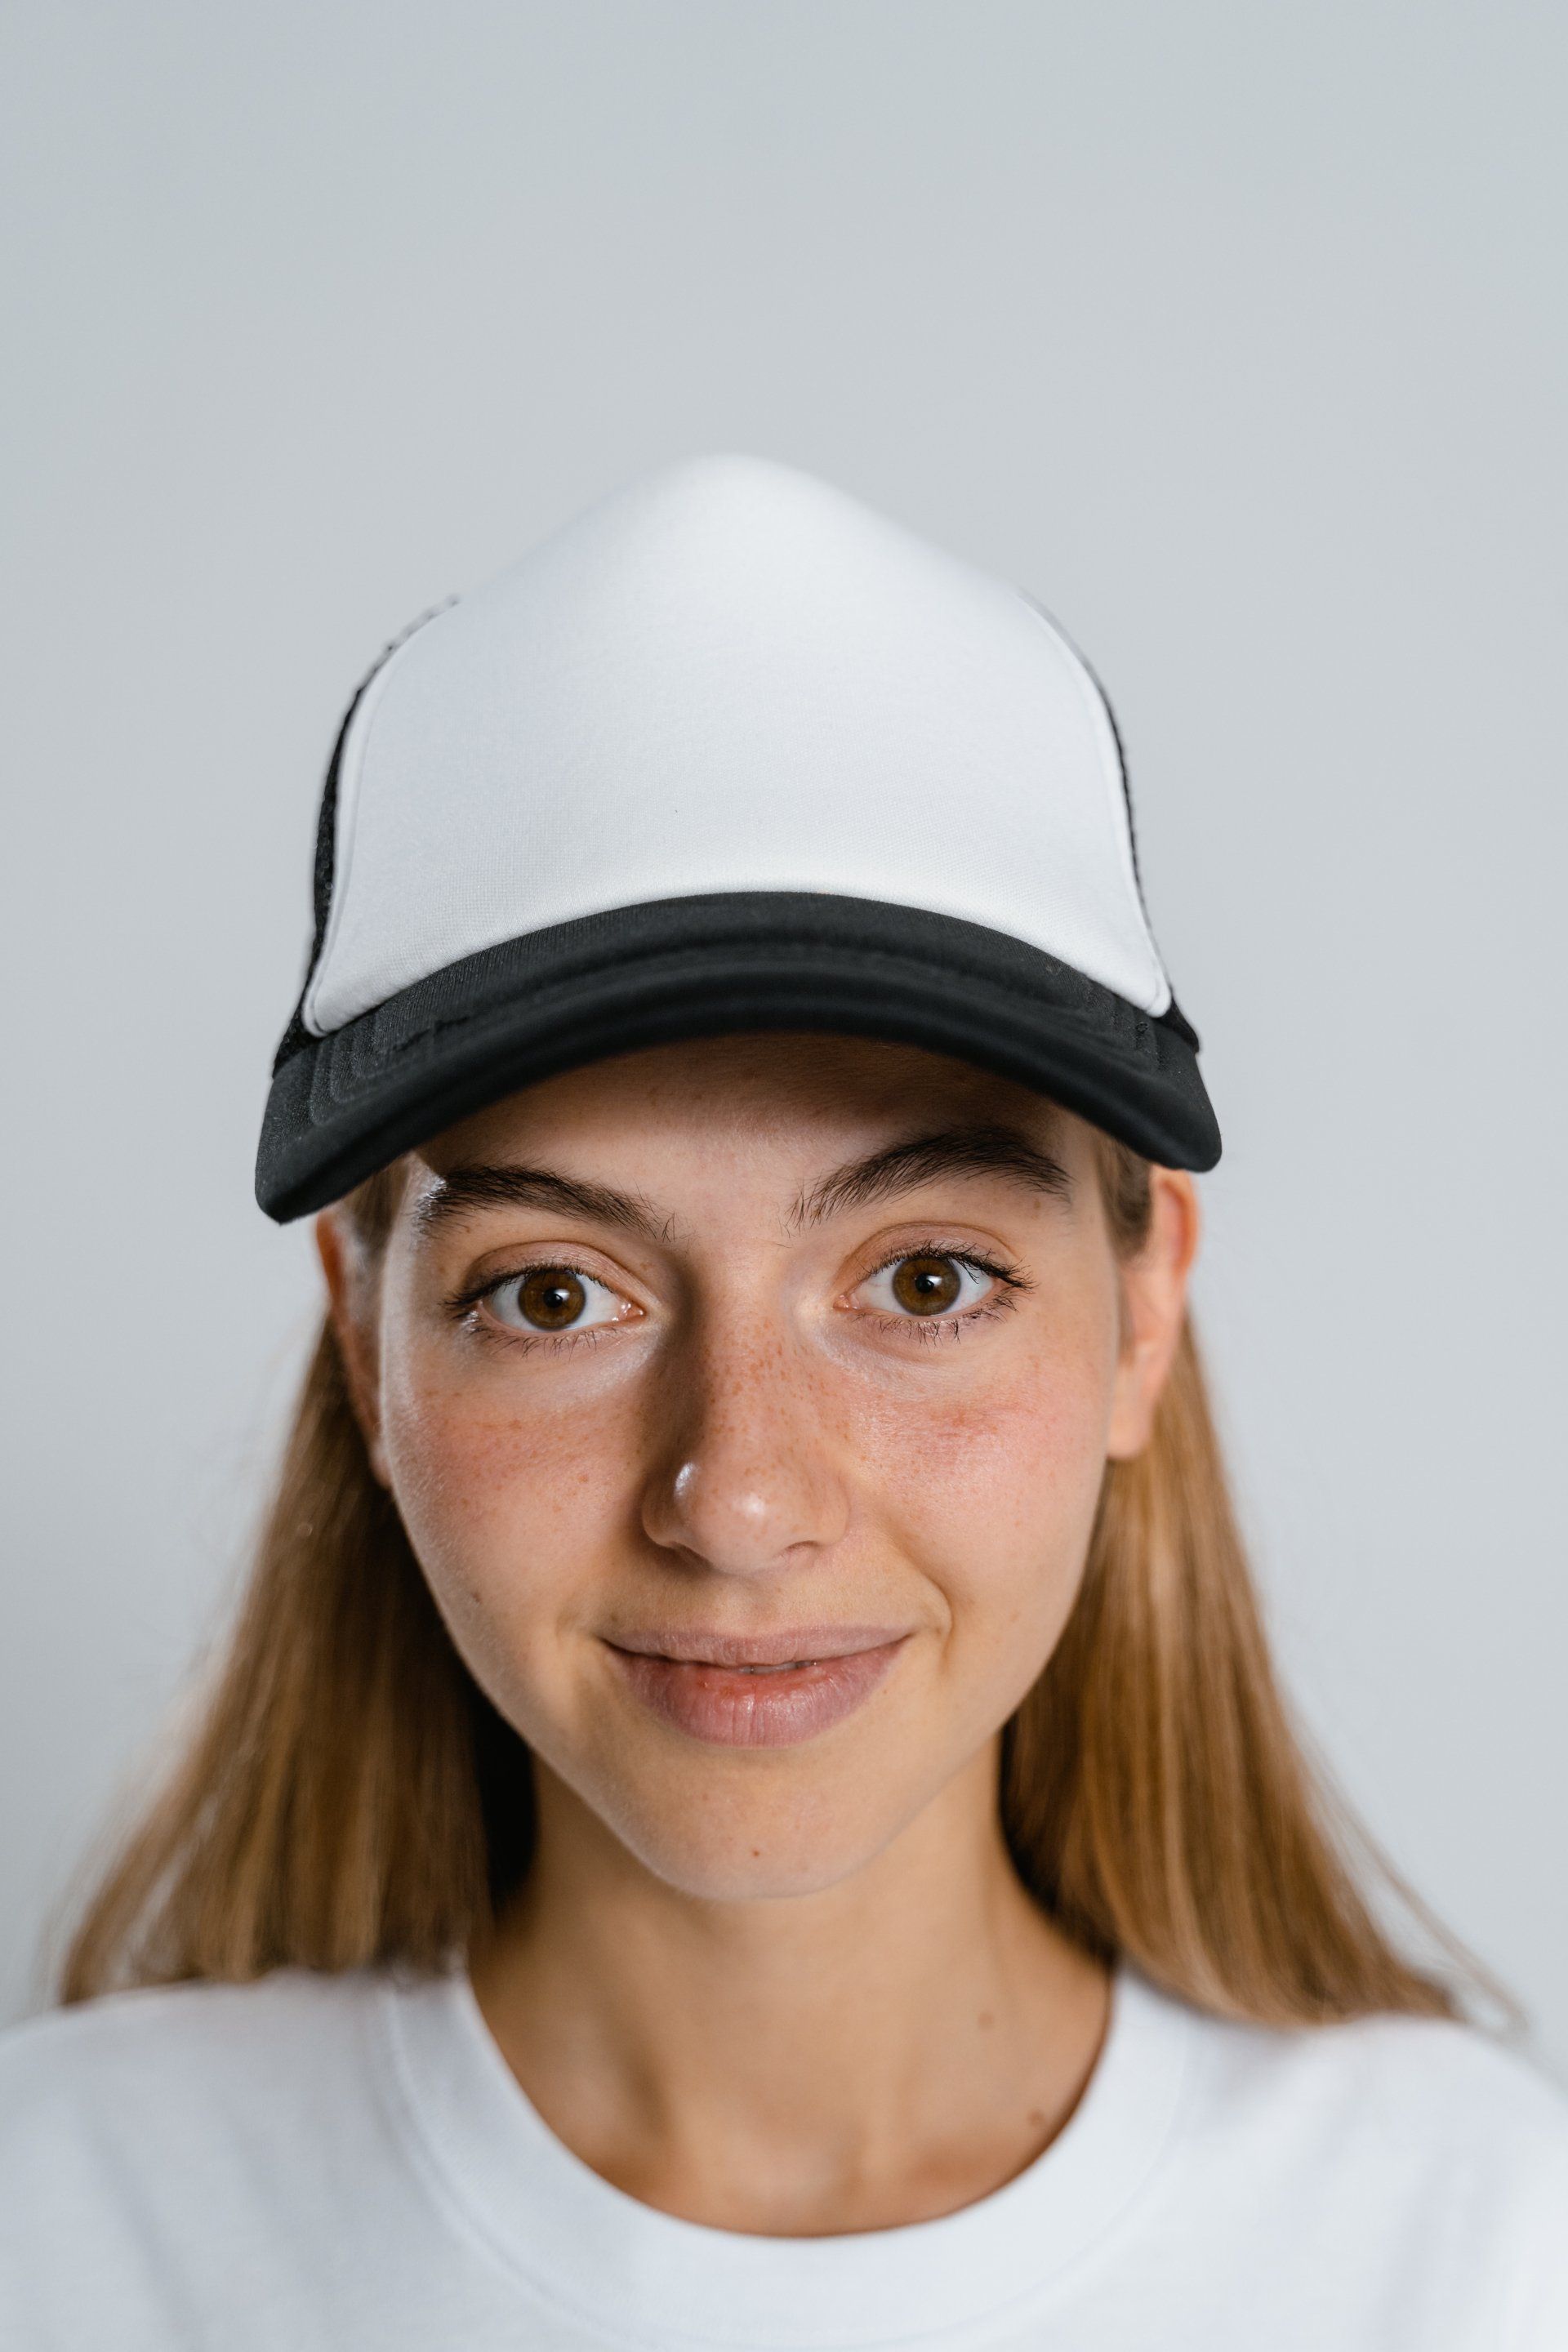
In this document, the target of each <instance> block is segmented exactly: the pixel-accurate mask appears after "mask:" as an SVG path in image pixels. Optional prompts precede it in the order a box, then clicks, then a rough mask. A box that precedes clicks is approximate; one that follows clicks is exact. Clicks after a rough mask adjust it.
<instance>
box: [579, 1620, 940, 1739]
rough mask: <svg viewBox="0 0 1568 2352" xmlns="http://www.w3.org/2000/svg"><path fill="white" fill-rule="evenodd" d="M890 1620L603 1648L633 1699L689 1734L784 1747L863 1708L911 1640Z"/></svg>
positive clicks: (655, 1636) (640, 1640)
mask: <svg viewBox="0 0 1568 2352" xmlns="http://www.w3.org/2000/svg"><path fill="white" fill-rule="evenodd" d="M908 1638H909V1637H908V1633H907V1631H906V1630H904V1629H899V1630H894V1629H892V1628H889V1627H888V1626H866V1625H846V1626H794V1627H790V1628H788V1629H786V1630H784V1631H783V1632H780V1633H763V1634H721V1633H674V1632H671V1633H662V1632H661V1633H652V1634H627V1635H624V1636H622V1637H620V1638H619V1639H617V1640H615V1641H606V1643H605V1647H606V1649H607V1651H608V1653H609V1654H610V1656H611V1658H612V1659H613V1660H614V1661H615V1664H616V1668H617V1670H618V1671H619V1673H620V1674H621V1675H622V1677H623V1678H624V1680H625V1681H626V1685H627V1686H628V1687H629V1689H630V1690H631V1691H632V1693H633V1695H634V1696H636V1697H637V1698H639V1699H640V1700H641V1701H642V1702H643V1704H644V1705H645V1706H648V1707H650V1708H651V1709H652V1710H653V1712H654V1713H655V1714H656V1715H658V1716H659V1717H662V1718H663V1719H664V1721H665V1722H667V1723H668V1724H671V1725H673V1726H674V1727H675V1728H676V1729H678V1730H679V1731H684V1732H685V1733H687V1734H688V1736H689V1738H693V1739H701V1740H705V1741H708V1742H709V1743H710V1744H712V1745H714V1746H719V1747H727V1748H786V1747H793V1746H795V1744H796V1743H798V1742H799V1741H801V1740H803V1739H811V1738H815V1737H816V1734H817V1733H819V1732H822V1731H826V1730H828V1729H829V1728H830V1727H832V1726H833V1725H834V1724H836V1723H841V1722H842V1721H843V1720H844V1719H845V1717H847V1716H849V1715H852V1714H853V1713H854V1712H855V1710H856V1709H857V1708H858V1707H859V1706H863V1705H864V1703H865V1701H866V1700H867V1699H868V1698H869V1697H870V1696H871V1693H872V1692H873V1691H874V1690H875V1689H876V1688H877V1686H878V1685H879V1683H881V1682H882V1681H883V1679H884V1678H885V1677H886V1675H888V1673H889V1670H890V1669H891V1667H892V1665H893V1663H894V1661H895V1659H896V1658H897V1656H898V1654H899V1651H900V1648H901V1647H902V1645H903V1643H904V1642H905V1641H906V1640H907V1639H908Z"/></svg>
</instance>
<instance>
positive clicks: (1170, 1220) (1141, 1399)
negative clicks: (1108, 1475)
mask: <svg viewBox="0 0 1568 2352" xmlns="http://www.w3.org/2000/svg"><path fill="white" fill-rule="evenodd" d="M1149 1193H1150V1198H1149V1231H1148V1235H1147V1237H1146V1239H1145V1241H1144V1244H1143V1246H1142V1249H1141V1250H1140V1251H1139V1252H1138V1255H1137V1256H1136V1257H1133V1258H1130V1259H1128V1260H1127V1261H1126V1262H1125V1264H1124V1265H1122V1267H1121V1360H1120V1361H1119V1362H1118V1365H1117V1369H1116V1386H1115V1391H1114V1393H1113V1396H1112V1401H1111V1409H1110V1429H1109V1431H1108V1433H1107V1436H1106V1444H1105V1451H1106V1455H1107V1458H1108V1459H1109V1460H1110V1461H1112V1462H1126V1461H1130V1460H1131V1457H1132V1455H1133V1454H1142V1451H1143V1448H1144V1447H1145V1446H1146V1445H1147V1444H1148V1443H1149V1439H1150V1435H1151V1433H1152V1430H1153V1427H1154V1408H1155V1406H1156V1405H1157V1404H1158V1403H1159V1402H1160V1391H1161V1390H1162V1389H1163V1387H1164V1385H1165V1381H1166V1380H1167V1379H1168V1377H1169V1375H1170V1370H1171V1366H1172V1364H1173V1362H1174V1360H1175V1354H1176V1348H1177V1344H1178V1342H1179V1341H1180V1339H1181V1336H1182V1326H1183V1324H1184V1321H1185V1319H1186V1311H1187V1279H1188V1276H1190V1274H1191V1272H1192V1267H1193V1260H1194V1257H1195V1256H1196V1255H1197V1247H1198V1230H1199V1218H1198V1196H1197V1190H1196V1187H1195V1186H1194V1183H1193V1180H1192V1178H1191V1177H1190V1176H1188V1175H1186V1174H1185V1173H1184V1171H1182V1170H1180V1169H1176V1168H1154V1169H1152V1170H1151V1171H1150V1185H1149Z"/></svg>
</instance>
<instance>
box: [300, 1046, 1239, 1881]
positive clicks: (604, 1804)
mask: <svg viewBox="0 0 1568 2352" xmlns="http://www.w3.org/2000/svg"><path fill="white" fill-rule="evenodd" d="M1194 1232H1195V1213H1194V1204H1193V1193H1192V1188H1191V1185H1190V1184H1189V1182H1188V1181H1187V1180H1186V1179H1185V1178H1184V1177H1181V1176H1176V1175H1171V1174H1168V1173H1166V1172H1165V1171H1155V1177H1154V1202H1153V1215H1152V1226H1151V1235H1150V1240H1149V1244H1148V1245H1147V1247H1146V1248H1145V1249H1144V1250H1143V1251H1142V1253H1141V1254H1140V1255H1139V1257H1138V1258H1137V1259H1136V1260H1134V1261H1132V1262H1131V1263H1130V1264H1125V1265H1124V1264H1121V1263H1119V1262H1118V1259H1117V1257H1116V1255H1115V1253H1114V1251H1113V1249H1112V1246H1111V1240H1110V1232H1109V1229H1108V1225H1107V1222H1106V1216H1105V1212H1104V1209H1103V1206H1102V1202H1101V1195H1100V1186H1099V1183H1098V1181H1097V1174H1096V1150H1095V1144H1094V1139H1093V1136H1092V1134H1091V1131H1090V1129H1089V1128H1087V1127H1086V1126H1085V1125H1083V1124H1082V1122H1080V1121H1079V1120H1078V1119H1076V1118H1072V1117H1070V1116H1069V1115H1068V1114H1066V1113H1064V1112H1061V1111H1058V1110H1057V1109H1055V1108H1053V1107H1051V1106H1050V1105H1048V1104H1046V1103H1044V1102H1042V1101H1041V1100H1040V1099H1039V1098H1038V1097H1036V1096H1034V1095H1032V1094H1029V1093H1027V1092H1026V1091H1025V1090H1024V1089H1023V1088H1021V1087H1014V1086H1012V1085H1009V1084H1008V1083H1006V1082H1005V1081H1003V1080H1001V1079H996V1078H992V1077H989V1076H985V1075H984V1074H983V1073H981V1072H978V1071H975V1070H973V1069H971V1068H969V1067H968V1066H966V1065H963V1064H960V1063H956V1062H949V1061H946V1060H944V1059H942V1058H941V1057H939V1056H937V1055H930V1054H925V1053H921V1052H919V1051H916V1050H914V1049H913V1048H904V1047H899V1046H890V1045H874V1044H870V1043H862V1042H859V1041H854V1040H840V1039H831V1038H825V1037H809V1038H779V1037H771V1038H769V1037H764V1038H740V1039H725V1040H719V1041H715V1042H713V1043H711V1044H703V1045H681V1046H671V1047H661V1048H658V1049H657V1050H654V1051H651V1052H647V1053H641V1054H637V1055H627V1056H626V1057H625V1058H623V1059H621V1060H618V1061H614V1062H606V1063H601V1064H598V1065H596V1066H593V1067H590V1068H587V1069H584V1070H580V1071H575V1072H573V1073H570V1074H568V1075H566V1076H562V1077H558V1078H552V1079H551V1080H549V1081H547V1082H546V1083H544V1084H542V1085H540V1086H537V1087H531V1088H529V1089H528V1090H527V1091H526V1092H524V1093H521V1094H519V1095H516V1096H514V1097H511V1098H510V1100H508V1101H506V1102H503V1103H501V1104H499V1105H498V1106H497V1107H496V1108H493V1109H490V1110H487V1111H485V1112H484V1113H482V1114H480V1115H479V1116H478V1117H476V1118H470V1119H468V1120H465V1121H464V1122H463V1123H462V1124H461V1125H459V1126H458V1127H455V1128H452V1129H449V1130H448V1131H447V1133H446V1134H444V1135H443V1136H442V1137H441V1138H440V1139H438V1140H437V1142H436V1143H435V1144H433V1145H431V1146H429V1147H428V1148H427V1149H426V1150H424V1151H423V1152H421V1153H419V1154H417V1155H416V1156H415V1158H414V1159H413V1161H412V1163H411V1169H410V1177H409V1182H408V1185H407V1189H406V1192H405V1196H404V1199H403V1201H402V1204H401V1206H400V1209H399V1212H398V1215H397V1218H396V1222H395V1227H394V1230H393V1234H392V1236H391V1239H390V1242H389V1244H388V1247H387V1250H386V1253H385V1256H384V1260H383V1262H382V1264H381V1265H380V1267H379V1269H378V1270H376V1271H373V1272H372V1273H370V1274H369V1275H367V1276H363V1278H362V1279H360V1280H358V1281H356V1280H355V1278H354V1276H353V1267H352V1262H351V1254H350V1252H349V1250H348V1248H347V1245H346V1240H345V1236H344V1235H343V1233H342V1228H341V1225H340V1223H338V1221H337V1220H336V1219H334V1218H333V1217H332V1216H331V1215H329V1216H328V1217H327V1218H325V1219H324V1220H323V1221H322V1228H321V1234H322V1251H323V1257H324V1260H325V1263H326V1265H327V1271H328V1275H329V1278H330V1280H331V1283H332V1286H333V1293H334V1298H335V1300H336V1303H337V1306H338V1308H339V1315H340V1325H341V1328H343V1329H344V1332H345V1337H346V1339H347V1340H348V1343H349V1349H350V1355H351V1363H352V1369H353V1374H354V1381H355V1388H356V1393H357V1397H358V1402H359V1404H360V1410H361V1414H362V1418H363V1421H364V1423H365V1424H366V1427H367V1431H368V1433H369V1435H370V1438H371V1443H372V1451H373V1456H374V1461H375V1465H376V1468H377V1472H378V1475H380V1476H381V1477H382V1478H383V1479H384V1481H385V1483H386V1484H387V1485H388V1486H389V1487H390V1488H391V1490H392V1492H393V1494H394V1496H395V1499H396V1502H397V1506H398V1508H399V1510H400V1512H401V1513H402V1516H403V1518H404V1520H405V1524H406V1527H407V1529H408V1533H409V1536H410V1538H411V1540H412V1542H413V1545H414V1549H415V1550H416V1554H417V1556H418V1558H419V1559H420V1561H421V1563H422V1565H423V1567H424V1570H425V1572H426V1576H427V1578H428V1580H429V1582H430V1585H431V1589H432V1591H433V1592H434V1594H435V1597H436V1600H437V1604H438V1606H439V1608H440V1610H441V1612H442V1615H443V1617H444V1619H445V1621H446V1622H447V1626H448V1627H449V1629H450V1631H451V1633H452V1637H453V1639H454V1641H455V1642H456V1643H457V1645H458V1650H459V1651H460V1653H461V1654H462V1656H463V1657H464V1659H465V1660H466V1662H467V1664H468V1667H469V1668H470V1670H471V1672H472V1673H473V1675H475V1677H476V1679H477V1680H478V1681H479V1684H480V1685H481V1686H482V1687H483V1689H484V1690H485V1691H486V1692H487V1693H488V1694H489V1697H490V1698H491V1699H492V1700H493V1702H494V1703H495V1705H496V1706H498V1707H499V1709H500V1712H501V1713H502V1715H503V1716H505V1717H507V1718H508V1719H509V1720H510V1722H511V1723H512V1724H513V1725H514V1726H515V1727H516V1728H517V1729H518V1731H519V1732H521V1734H522V1736H523V1738H525V1739H526V1740H527V1741H528V1743H529V1745H530V1747H531V1748H532V1749H533V1751H534V1754H535V1756H536V1758H537V1759H539V1762H540V1764H541V1765H542V1768H543V1769H544V1770H545V1771H547V1772H549V1773H552V1774H554V1775H555V1776H556V1777H557V1778H558V1780H560V1781H561V1782H562V1783H563V1784H564V1785H565V1788H566V1789H567V1790H571V1791H573V1792H574V1794H575V1796H576V1797H577V1798H578V1799H579V1800H580V1801H582V1802H583V1803H584V1805H586V1806H587V1807H588V1808H589V1809H590V1810H591V1811H592V1812H593V1813H594V1814H595V1815H596V1816H597V1817H598V1818H599V1819H600V1820H601V1821H602V1822H605V1823H606V1824H608V1826H609V1827H610V1828H611V1829H612V1830H613V1831H614V1832H615V1833H616V1836H617V1837H618V1838H619V1839H620V1840H621V1841H622V1842H623V1843H624V1844H625V1845H626V1847H627V1848H629V1849H630V1850H631V1852H632V1853H635V1854H636V1855H637V1857H639V1858H640V1860H641V1861H642V1862H643V1863H644V1864H646V1865H647V1867H648V1868H649V1869H650V1870H652V1871H653V1872H655V1873H656V1874H658V1876H659V1877H660V1878H662V1879H664V1880H665V1881H667V1882H668V1883H669V1884H671V1885H676V1886H678V1887H679V1888H682V1889H684V1890H686V1891H688V1892H689V1893H691V1894H693V1895H703V1896H708V1897H736V1896H756V1895H782V1894H790V1893H800V1892H805V1891H807V1890H809V1889H813V1888H816V1887H820V1886H824V1885H830V1884H832V1883H834V1882H836V1881H837V1880H840V1879H842V1878H844V1877H846V1876H847V1875H848V1874H850V1873H852V1872H853V1871H855V1870H856V1869H857V1868H858V1867H859V1866H860V1865H861V1864H864V1863H866V1862H868V1861H869V1860H870V1859H871V1858H872V1857H873V1856H874V1855H875V1854H877V1853H879V1852H880V1851H881V1850H882V1849H883V1847H884V1846H886V1844H887V1843H889V1840H890V1839H891V1838H892V1837H894V1836H895V1835H896V1834H897V1832H899V1831H900V1829H902V1828H903V1827H904V1826H905V1825H906V1824H907V1823H909V1822H911V1821H912V1820H913V1819H914V1817H915V1816H916V1815H917V1814H918V1813H919V1812H920V1811H921V1810H922V1809H923V1808H924V1807H926V1806H927V1805H928V1804H930V1803H931V1801H932V1800H933V1799H934V1798H936V1797H937V1796H938V1794H939V1793H940V1792H941V1791H942V1790H943V1789H944V1788H945V1787H947V1786H948V1785H949V1784H950V1783H951V1782H952V1781H953V1780H954V1779H955V1777H956V1776H957V1775H958V1774H960V1773H961V1772H963V1770H964V1769H965V1768H966V1767H968V1766H972V1765H973V1764H974V1763H975V1761H976V1759H977V1758H978V1757H979V1756H980V1755H981V1753H982V1751H984V1750H985V1749H986V1748H988V1747H989V1745H990V1744H991V1743H992V1742H993V1741H994V1737H995V1735H996V1733H997V1731H998V1729H999V1727H1000V1726H1001V1725H1002V1724H1003V1722H1004V1721H1005V1718H1006V1717H1007V1716H1008V1715H1009V1714H1010V1713H1011V1712H1012V1710H1013V1709H1014V1707H1015V1706H1016V1705H1017V1703H1018V1702H1019V1700H1020V1699H1021V1698H1022V1697H1023V1696H1024V1694H1025V1692H1026V1690H1027V1688H1028V1686H1029V1685H1030V1684H1031V1683H1032V1682H1033V1681H1034V1679H1035V1677H1036V1675H1037V1674H1038V1673H1039V1671H1040V1668H1041V1666H1042V1665H1043V1664H1044V1663H1045V1661H1046V1659H1047V1656H1048V1655H1049V1654H1050V1651H1051V1649H1052V1647H1053V1646H1054V1644H1055V1643H1056V1641H1057V1639H1058V1635H1059V1633H1060V1632H1061V1630H1062V1627H1063V1625H1064V1623H1065V1622H1066V1620H1067V1617H1068V1612H1069V1611H1070V1609H1071V1607H1072V1604H1073V1600H1074V1597H1075V1595H1076V1593H1077V1591H1078V1588H1079V1580H1080V1577H1081V1574H1082V1571H1083V1566H1084V1560H1085V1555H1086V1551H1087V1548H1088V1543H1089V1531H1090V1526H1091V1523H1092V1520H1093V1517H1094V1511H1095V1505H1096V1499H1097V1497H1098V1495H1099V1492H1100V1483H1101V1478H1102V1475H1103V1472H1104V1468H1105V1464H1106V1460H1107V1457H1108V1456H1111V1455H1119V1454H1131V1453H1135V1452H1137V1451H1138V1450H1139V1448H1140V1447H1141V1446H1142V1444H1143V1443H1144V1441H1145V1439H1146V1437H1147V1434H1148V1430H1149V1425H1150V1420H1151V1415H1152V1407H1153V1402H1154V1398H1155V1395H1156V1393H1157V1391H1158V1388H1159V1386H1160V1384H1161V1381H1163V1376H1164V1373H1165V1370H1166V1368H1167V1366H1168V1363H1169V1360H1170V1356H1171V1353H1172V1350H1173V1346H1174V1343H1175V1339H1176V1336H1177V1333H1178V1330H1179V1326H1180V1317H1181V1307H1182V1293H1183V1286H1184V1280H1185V1275H1186V1270H1187V1266H1188V1264H1189V1261H1190V1258H1191V1255H1192V1249H1193V1244H1194ZM800 1662H805V1663H800Z"/></svg>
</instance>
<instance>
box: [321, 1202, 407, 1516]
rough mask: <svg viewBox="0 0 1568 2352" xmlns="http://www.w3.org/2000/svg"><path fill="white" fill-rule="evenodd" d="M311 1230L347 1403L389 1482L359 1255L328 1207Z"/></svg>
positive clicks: (374, 1465) (378, 1473)
mask: <svg viewBox="0 0 1568 2352" xmlns="http://www.w3.org/2000/svg"><path fill="white" fill-rule="evenodd" d="M315 1235H316V1255H317V1256H318V1257H319V1258H320V1260H321V1274H322V1276H323V1278H324V1280H325V1282H326V1286H327V1311H328V1313H329V1315H330V1316H331V1324H332V1335H333V1337H334V1338H335V1339H336V1340H337V1343H338V1353H339V1355H340V1357H341V1358H342V1367H343V1378H344V1380H345V1381H346V1382H347V1384H348V1391H349V1402H350V1404H351V1406H352V1407H353V1416H354V1419H355V1421H357V1422H358V1423H359V1427H360V1434H361V1436H362V1437H363V1439H364V1444H365V1452H366V1453H367V1454H368V1455H369V1456H370V1466H371V1469H372V1471H373V1472H374V1475H375V1478H376V1481H377V1483H378V1485H380V1486H386V1485H387V1484H388V1483H389V1482H388V1478H387V1473H386V1465H385V1461H384V1456H383V1454H382V1450H381V1416H380V1412H379V1396H378V1382H377V1379H376V1345H375V1331H374V1317H373V1315H372V1313H371V1310H370V1301H369V1299H368V1297H367V1296H366V1288H367V1286H366V1281H365V1275H364V1269H363V1265H362V1263H361V1254H360V1252H359V1249H358V1247H357V1245H356V1244H355V1243H354V1242H353V1238H352V1236H350V1235H347V1234H344V1232H343V1229H342V1224H341V1223H340V1222H339V1219H338V1217H337V1216H336V1214H335V1213H334V1212H333V1211H332V1210H331V1209H323V1210H322V1211H321V1214H320V1215H319V1216H318V1217H317V1219H316V1221H315Z"/></svg>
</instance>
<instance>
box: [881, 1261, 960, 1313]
mask: <svg viewBox="0 0 1568 2352" xmlns="http://www.w3.org/2000/svg"><path fill="white" fill-rule="evenodd" d="M962 1286H963V1285H962V1281H961V1278H960V1276H959V1271H958V1267H957V1265H956V1264H955V1262H954V1261H953V1260H952V1258H950V1257H906V1258H904V1259H902V1260H901V1261H900V1264H899V1265H897V1266H896V1267H895V1268H894V1270H893V1296H894V1297H895V1298H896V1299H897V1300H898V1302H899V1305H900V1307H904V1308H905V1309H906V1310H907V1312H908V1313H910V1314H911V1315H938V1314H940V1313H941V1312H942V1309H943V1308H944V1307H951V1306H952V1304H953V1302H954V1300H955V1299H956V1298H957V1297H958V1294H959V1291H960V1289H961V1288H962Z"/></svg>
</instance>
